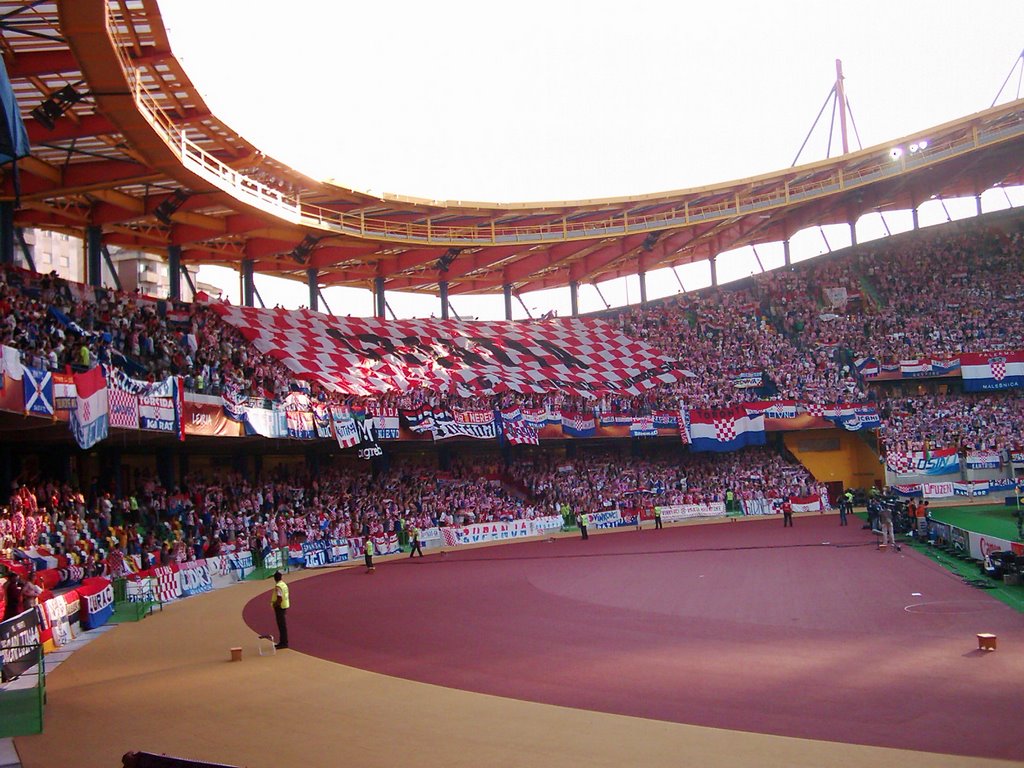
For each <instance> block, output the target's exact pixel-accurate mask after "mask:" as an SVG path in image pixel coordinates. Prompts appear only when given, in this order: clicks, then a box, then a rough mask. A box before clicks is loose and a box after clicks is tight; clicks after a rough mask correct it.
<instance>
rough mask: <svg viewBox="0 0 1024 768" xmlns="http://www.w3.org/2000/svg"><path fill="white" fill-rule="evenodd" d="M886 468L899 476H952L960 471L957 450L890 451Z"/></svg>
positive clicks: (886, 458) (886, 460)
mask: <svg viewBox="0 0 1024 768" xmlns="http://www.w3.org/2000/svg"><path fill="white" fill-rule="evenodd" d="M885 466H886V467H887V468H888V469H889V470H891V471H892V472H895V473H896V474H898V475H950V474H953V473H954V472H959V471H960V456H959V454H958V453H957V450H956V448H941V449H939V450H936V451H914V452H910V453H899V452H896V451H889V453H887V454H886V456H885Z"/></svg>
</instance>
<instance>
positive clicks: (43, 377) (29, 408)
mask: <svg viewBox="0 0 1024 768" xmlns="http://www.w3.org/2000/svg"><path fill="white" fill-rule="evenodd" d="M21 388H22V392H23V393H24V396H25V413H26V415H27V414H32V415H34V416H53V374H51V373H50V372H49V371H39V370H36V369H35V368H33V367H31V366H29V365H26V366H25V367H24V374H23V375H22V379H21Z"/></svg>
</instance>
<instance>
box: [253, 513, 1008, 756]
mask: <svg viewBox="0 0 1024 768" xmlns="http://www.w3.org/2000/svg"><path fill="white" fill-rule="evenodd" d="M859 525H860V524H859V521H857V520H856V518H854V519H853V521H852V524H851V526H849V527H847V528H840V527H838V525H837V519H836V518H835V517H834V516H826V517H799V518H797V520H796V527H795V528H791V529H784V528H782V527H781V523H780V522H779V521H778V520H777V519H772V520H763V521H762V520H755V521H743V522H741V523H723V524H714V525H699V526H679V527H672V528H666V529H665V530H663V531H653V530H645V531H643V532H639V533H637V532H634V531H628V532H620V533H615V534H602V535H593V536H591V538H590V540H589V541H585V542H584V541H580V540H579V539H577V538H558V539H555V540H553V541H532V542H529V543H518V544H513V545H508V546H495V547H487V548H476V549H469V550H461V551H458V552H449V553H447V554H445V555H444V556H442V555H438V554H433V555H429V556H428V557H426V558H424V559H423V560H420V559H418V558H417V560H415V561H410V560H408V559H406V558H403V559H400V560H394V561H391V562H383V563H380V564H379V565H378V567H377V570H376V573H375V574H373V575H366V574H365V573H363V571H362V569H361V568H352V569H345V570H333V571H330V572H325V573H324V574H323V575H320V576H316V577H314V578H310V579H305V580H303V581H300V582H297V583H295V584H294V585H292V588H291V591H292V606H293V607H292V609H291V610H290V611H289V630H290V634H291V647H292V649H293V651H292V652H294V651H298V652H301V653H306V654H310V655H313V656H318V657H321V658H324V659H328V660H332V661H336V662H338V663H342V664H347V665H350V666H354V667H359V668H363V669H367V670H372V671H375V672H380V673H384V674H388V675H393V676H395V677H400V678H407V679H410V680H417V681H421V682H428V683H433V684H437V685H443V686H448V687H451V688H460V689H464V690H469V691H477V692H482V693H489V694H495V695H499V696H507V697H512V698H517V699H523V700H528V701H537V702H544V703H550V704H558V705H562V706H568V707H574V708H581V709H589V710H596V711H602V712H609V713H616V714H623V715H632V716H637V717H645V718H652V719H658V720H667V721H672V722H677V723H688V724H693V725H702V726H711V727H716V728H724V729H733V730H744V731H751V732H757V733H767V734H777V735H784V736H795V737H803V738H809V739H820V740H826V741H839V742H847V743H853V744H866V745H875V746H886V747H897V748H903V749H913V750H921V751H931V752H940V753H948V754H957V755H967V756H977V757H993V758H1004V759H1013V760H1021V759H1024V741H1022V740H1021V739H1020V736H1019V724H1020V711H1019V706H1020V702H1021V700H1022V690H1024V654H1021V653H1020V648H1021V646H1022V644H1024V622H1022V620H1021V617H1020V615H1019V614H1017V613H1015V612H1014V611H1012V610H1011V609H1010V608H1009V607H1007V606H1005V605H1004V604H1002V603H1000V602H998V601H996V600H994V599H992V598H991V597H989V596H988V595H987V594H985V592H984V591H982V590H978V589H975V588H973V587H969V586H965V585H964V584H962V583H961V582H960V581H959V579H957V578H955V577H954V576H952V575H951V574H949V573H947V572H946V571H944V570H942V569H940V568H939V567H938V566H936V565H934V564H933V563H932V562H931V561H929V560H927V559H926V558H924V557H922V556H920V555H918V554H916V553H913V552H910V551H908V550H906V549H905V550H904V551H903V552H902V553H894V552H880V551H878V550H877V549H876V548H875V546H874V543H875V540H876V539H875V537H874V536H873V535H872V534H870V532H868V531H863V530H861V528H860V527H859ZM914 593H919V594H914ZM268 602H269V600H268V599H267V597H266V595H263V596H261V597H259V598H256V599H254V600H252V601H251V602H250V603H249V604H248V605H247V606H246V608H245V611H244V618H245V620H246V623H248V624H249V625H250V626H251V627H253V628H254V629H256V630H258V631H260V632H268V631H272V630H273V616H272V612H271V611H270V608H269V605H268ZM978 632H995V633H997V634H998V635H999V647H1000V650H999V651H997V652H995V653H987V654H986V653H982V652H980V651H977V650H976V646H977V643H976V639H975V634H976V633H978Z"/></svg>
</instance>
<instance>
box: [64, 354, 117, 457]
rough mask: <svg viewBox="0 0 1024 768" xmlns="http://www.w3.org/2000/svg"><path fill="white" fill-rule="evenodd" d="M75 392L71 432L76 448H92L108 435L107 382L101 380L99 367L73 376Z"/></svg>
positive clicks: (101, 374) (103, 379) (101, 372)
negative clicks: (76, 394)
mask: <svg viewBox="0 0 1024 768" xmlns="http://www.w3.org/2000/svg"><path fill="white" fill-rule="evenodd" d="M75 391H76V392H77V393H78V396H77V398H76V402H75V410H73V411H72V412H71V431H72V432H73V433H74V435H75V440H76V441H77V442H78V447H79V448H81V449H82V450H85V449H86V448H92V447H93V446H94V445H96V443H98V442H99V441H100V440H104V439H106V437H107V434H108V433H109V431H110V430H109V420H108V416H107V410H108V403H107V380H106V379H105V378H103V369H102V368H101V367H100V366H98V365H97V366H96V367H94V368H90V369H89V370H88V371H86V372H85V373H76V374H75Z"/></svg>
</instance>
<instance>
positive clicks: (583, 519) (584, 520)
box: [580, 512, 590, 539]
mask: <svg viewBox="0 0 1024 768" xmlns="http://www.w3.org/2000/svg"><path fill="white" fill-rule="evenodd" d="M588 523H590V515H588V514H587V513H586V512H581V513H580V538H581V539H586V538H589V537H588V536H587V524H588Z"/></svg>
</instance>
